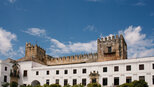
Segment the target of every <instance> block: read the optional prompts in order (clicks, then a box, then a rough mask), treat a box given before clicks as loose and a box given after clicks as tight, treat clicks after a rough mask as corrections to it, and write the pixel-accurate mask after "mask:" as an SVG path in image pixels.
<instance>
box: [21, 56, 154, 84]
mask: <svg viewBox="0 0 154 87" xmlns="http://www.w3.org/2000/svg"><path fill="white" fill-rule="evenodd" d="M19 65H20V80H19V84H32V83H33V82H35V81H38V82H39V83H40V84H41V85H43V84H52V83H59V84H60V85H62V86H63V85H64V84H70V85H73V84H79V83H82V84H88V83H90V76H89V75H90V72H92V73H94V72H95V73H96V74H97V72H98V74H99V78H98V82H99V83H100V84H101V85H103V86H107V87H108V86H113V85H119V84H123V83H126V82H131V81H134V80H141V79H142V80H145V81H146V82H147V83H148V85H149V87H154V57H146V58H135V59H126V60H114V61H105V62H94V63H82V64H69V65H57V66H45V65H41V64H39V63H36V62H33V61H24V62H19ZM93 81H95V80H93Z"/></svg>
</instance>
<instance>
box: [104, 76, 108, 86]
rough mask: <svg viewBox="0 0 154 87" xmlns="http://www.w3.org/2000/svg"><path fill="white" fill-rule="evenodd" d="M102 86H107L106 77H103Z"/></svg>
mask: <svg viewBox="0 0 154 87" xmlns="http://www.w3.org/2000/svg"><path fill="white" fill-rule="evenodd" d="M103 86H107V78H103Z"/></svg>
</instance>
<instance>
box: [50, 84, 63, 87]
mask: <svg viewBox="0 0 154 87" xmlns="http://www.w3.org/2000/svg"><path fill="white" fill-rule="evenodd" d="M49 87H61V85H59V84H51V85H50V86H49Z"/></svg>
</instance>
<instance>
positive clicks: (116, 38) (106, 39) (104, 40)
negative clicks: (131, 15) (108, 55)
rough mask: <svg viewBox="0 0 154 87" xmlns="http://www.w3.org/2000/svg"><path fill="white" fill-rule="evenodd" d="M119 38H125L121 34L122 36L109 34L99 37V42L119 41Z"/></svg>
mask: <svg viewBox="0 0 154 87" xmlns="http://www.w3.org/2000/svg"><path fill="white" fill-rule="evenodd" d="M119 40H124V38H123V35H120V37H119V36H118V35H116V36H108V37H105V38H103V37H101V39H99V38H98V39H97V43H100V42H103V43H105V42H110V41H112V42H118V41H119Z"/></svg>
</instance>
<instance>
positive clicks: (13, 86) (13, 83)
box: [10, 82, 18, 87]
mask: <svg viewBox="0 0 154 87" xmlns="http://www.w3.org/2000/svg"><path fill="white" fill-rule="evenodd" d="M10 87H18V83H16V82H11V83H10Z"/></svg>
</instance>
